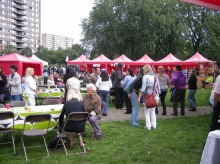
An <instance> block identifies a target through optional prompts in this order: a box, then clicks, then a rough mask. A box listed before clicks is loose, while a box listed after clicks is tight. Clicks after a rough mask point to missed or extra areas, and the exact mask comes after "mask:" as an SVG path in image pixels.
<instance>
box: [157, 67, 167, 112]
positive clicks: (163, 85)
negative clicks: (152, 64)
mask: <svg viewBox="0 0 220 164" xmlns="http://www.w3.org/2000/svg"><path fill="white" fill-rule="evenodd" d="M157 78H158V80H159V84H160V95H159V97H160V101H161V104H162V107H163V112H162V113H161V114H162V115H166V113H167V112H166V103H165V97H166V94H167V89H168V86H169V85H170V78H169V76H168V75H167V74H166V73H165V71H164V68H163V66H159V67H158V74H157ZM156 113H158V110H157V107H156Z"/></svg>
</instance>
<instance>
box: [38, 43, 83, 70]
mask: <svg viewBox="0 0 220 164" xmlns="http://www.w3.org/2000/svg"><path fill="white" fill-rule="evenodd" d="M84 52H85V50H84V49H83V47H82V46H80V45H79V44H74V45H72V47H70V48H67V49H66V50H63V49H61V48H58V50H48V49H47V48H44V47H43V46H39V47H38V48H37V51H36V52H35V55H36V56H37V57H39V58H40V59H42V60H45V61H47V62H49V64H52V65H58V66H60V65H65V59H66V54H68V56H69V59H70V60H74V59H76V58H78V57H79V56H80V55H81V54H84Z"/></svg>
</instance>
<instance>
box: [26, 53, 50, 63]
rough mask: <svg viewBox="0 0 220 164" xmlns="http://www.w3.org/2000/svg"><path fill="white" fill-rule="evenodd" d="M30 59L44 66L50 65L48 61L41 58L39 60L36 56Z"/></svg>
mask: <svg viewBox="0 0 220 164" xmlns="http://www.w3.org/2000/svg"><path fill="white" fill-rule="evenodd" d="M30 58H31V59H33V60H36V61H39V62H42V65H48V62H46V61H44V60H41V59H40V58H38V57H37V56H35V55H32V57H30Z"/></svg>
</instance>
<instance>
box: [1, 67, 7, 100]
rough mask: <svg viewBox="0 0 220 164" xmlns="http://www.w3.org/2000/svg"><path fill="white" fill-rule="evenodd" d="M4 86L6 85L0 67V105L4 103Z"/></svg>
mask: <svg viewBox="0 0 220 164" xmlns="http://www.w3.org/2000/svg"><path fill="white" fill-rule="evenodd" d="M5 84H7V79H6V76H5V75H4V74H3V70H2V67H0V103H3V102H4V94H5Z"/></svg>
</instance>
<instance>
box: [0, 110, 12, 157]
mask: <svg viewBox="0 0 220 164" xmlns="http://www.w3.org/2000/svg"><path fill="white" fill-rule="evenodd" d="M9 119H11V120H10V122H11V121H12V128H10V127H9V128H7V129H0V133H2V134H4V136H3V137H5V136H6V135H5V134H8V133H10V132H11V139H12V141H11V142H1V143H0V145H3V144H9V143H12V146H13V150H14V152H13V154H16V150H15V143H14V113H13V112H11V111H6V112H0V120H9ZM1 155H6V154H1Z"/></svg>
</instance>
